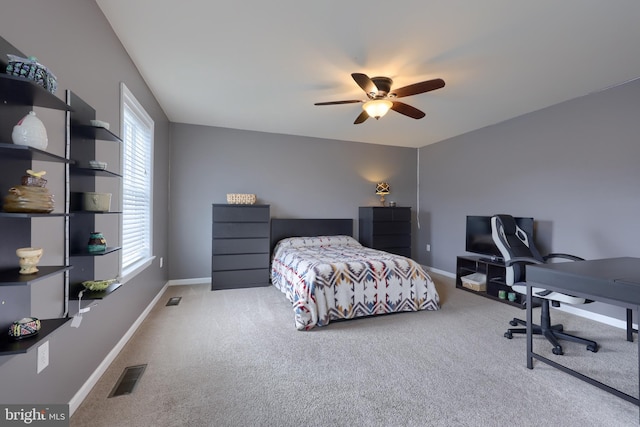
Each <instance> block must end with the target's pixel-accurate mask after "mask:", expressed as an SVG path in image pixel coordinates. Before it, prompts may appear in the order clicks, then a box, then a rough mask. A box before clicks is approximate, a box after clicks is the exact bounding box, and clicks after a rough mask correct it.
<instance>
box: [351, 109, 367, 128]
mask: <svg viewBox="0 0 640 427" xmlns="http://www.w3.org/2000/svg"><path fill="white" fill-rule="evenodd" d="M368 118H369V115H368V114H367V112H366V111H364V110H363V111H362V113H360V115H359V116H358V118H357V119H356V121H355V122H353V124H354V125H359V124H360V123H363V122H364V121H365V120H367V119H368Z"/></svg>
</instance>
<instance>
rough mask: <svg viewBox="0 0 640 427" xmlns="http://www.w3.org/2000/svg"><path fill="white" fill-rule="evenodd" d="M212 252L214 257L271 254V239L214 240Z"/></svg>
mask: <svg viewBox="0 0 640 427" xmlns="http://www.w3.org/2000/svg"><path fill="white" fill-rule="evenodd" d="M211 245H212V248H211V249H212V252H213V254H214V255H221V254H222V255H224V254H251V253H254V254H257V253H268V252H269V239H268V238H266V237H261V238H257V239H253V238H250V239H225V238H220V239H213V242H212V244H211Z"/></svg>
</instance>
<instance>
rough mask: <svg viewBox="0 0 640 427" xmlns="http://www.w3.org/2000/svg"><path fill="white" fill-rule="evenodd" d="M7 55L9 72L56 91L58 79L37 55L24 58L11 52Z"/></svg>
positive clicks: (50, 90)
mask: <svg viewBox="0 0 640 427" xmlns="http://www.w3.org/2000/svg"><path fill="white" fill-rule="evenodd" d="M7 56H8V57H9V59H8V61H7V68H6V72H7V74H9V75H12V76H17V77H24V78H26V79H29V80H32V81H34V82H35V83H36V84H38V85H40V86H42V87H43V88H45V89H46V90H48V91H49V92H51V93H56V89H57V88H58V79H57V78H56V76H55V75H54V74H53V73H52V72H51V71H50V70H49V69H48V68H47V67H45V66H44V65H42V64H40V63H39V62H38V59H37V58H36V57H34V56H30V57H28V58H22V57H20V56H17V55H11V54H7Z"/></svg>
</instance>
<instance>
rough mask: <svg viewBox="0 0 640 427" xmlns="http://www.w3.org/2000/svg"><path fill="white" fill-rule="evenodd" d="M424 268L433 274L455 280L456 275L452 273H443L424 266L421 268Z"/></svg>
mask: <svg viewBox="0 0 640 427" xmlns="http://www.w3.org/2000/svg"><path fill="white" fill-rule="evenodd" d="M423 267H424V268H426V269H427V271H433V272H434V273H437V274H440V275H442V276H446V277H451V278H452V279H455V278H456V275H455V274H453V273H449V272H448V271H444V270H439V269H437V268H433V267H428V266H426V265H424V266H423Z"/></svg>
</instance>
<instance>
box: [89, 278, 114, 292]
mask: <svg viewBox="0 0 640 427" xmlns="http://www.w3.org/2000/svg"><path fill="white" fill-rule="evenodd" d="M117 281H118V279H106V280H86V281H84V282H82V286H84V287H85V289H87V290H90V291H104V290H105V289H107V288H108V287H109V286H111V285H112V284H114V283H116V282H117Z"/></svg>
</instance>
